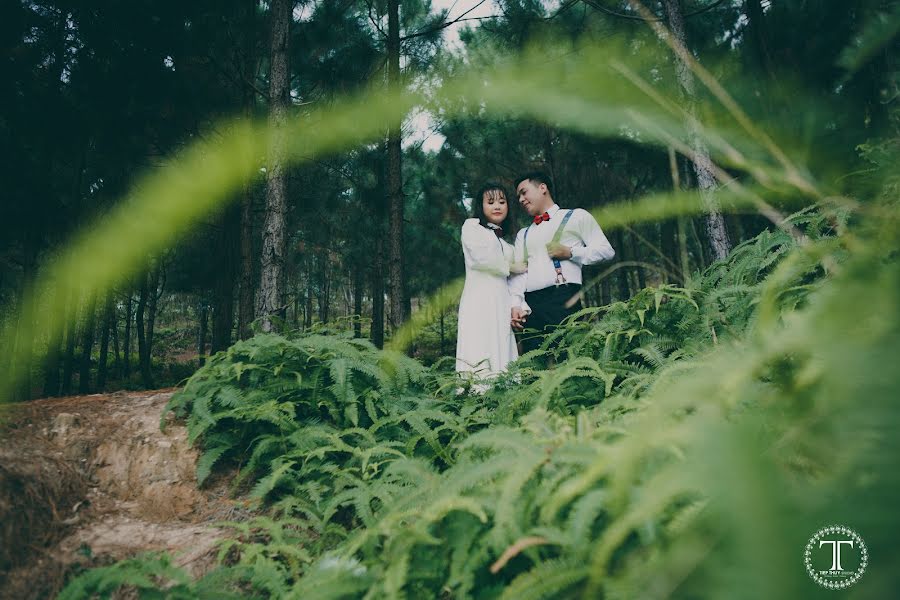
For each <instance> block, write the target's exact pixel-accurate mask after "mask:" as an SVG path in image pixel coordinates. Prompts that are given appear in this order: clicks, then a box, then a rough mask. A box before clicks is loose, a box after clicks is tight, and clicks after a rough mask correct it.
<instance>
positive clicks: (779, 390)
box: [61, 203, 900, 600]
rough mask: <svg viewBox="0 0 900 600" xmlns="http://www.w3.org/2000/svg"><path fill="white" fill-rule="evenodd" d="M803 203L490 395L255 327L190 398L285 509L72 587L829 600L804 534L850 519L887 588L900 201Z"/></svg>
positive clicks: (193, 594) (211, 449)
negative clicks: (200, 570)
mask: <svg viewBox="0 0 900 600" xmlns="http://www.w3.org/2000/svg"><path fill="white" fill-rule="evenodd" d="M789 223H790V225H791V227H786V228H785V230H776V231H770V232H764V233H762V234H760V235H759V236H758V237H756V238H754V239H752V240H750V241H748V242H745V243H744V244H742V245H740V246H739V247H737V248H735V250H734V251H733V252H732V254H731V255H730V256H729V257H728V259H727V260H726V261H724V262H719V263H716V264H714V265H713V266H712V267H710V268H709V269H707V270H706V271H705V272H703V273H696V274H694V276H693V277H692V278H691V279H690V282H689V283H688V284H687V285H685V286H684V287H677V286H673V285H664V286H661V287H658V288H648V289H645V290H644V291H642V292H641V293H640V294H638V295H637V296H635V297H634V298H632V299H631V300H629V301H628V302H619V303H615V304H613V305H610V306H604V307H599V308H589V309H585V310H583V311H581V312H580V313H579V314H578V315H577V316H576V317H575V318H574V319H573V320H572V321H571V322H569V323H568V324H567V325H566V326H564V327H562V328H560V329H559V330H558V331H557V332H556V333H555V334H554V335H553V336H552V337H551V339H549V340H548V341H547V344H550V343H551V342H553V341H554V340H558V341H559V342H560V343H559V345H558V346H555V349H548V348H550V346H548V345H547V344H545V347H544V349H542V350H539V351H536V352H534V353H532V354H530V355H526V356H524V357H522V358H521V359H520V360H519V361H518V362H517V363H515V364H514V365H513V368H512V369H511V370H510V372H509V373H508V374H506V375H505V376H503V377H502V378H501V379H499V380H497V381H496V382H495V383H494V385H493V386H492V387H491V388H490V389H489V390H488V391H487V392H486V393H484V394H478V393H475V392H474V391H473V390H470V389H468V388H466V387H465V385H464V384H461V383H460V382H459V381H458V380H457V379H456V378H455V375H454V374H453V373H452V372H451V371H450V368H451V367H452V365H451V364H450V363H448V362H447V361H444V362H443V363H438V364H437V365H435V366H434V367H430V368H425V367H423V366H422V365H421V364H419V363H418V362H416V361H415V360H413V359H410V358H408V357H406V356H404V355H401V354H397V353H392V352H388V351H379V350H377V349H375V348H374V347H373V346H371V345H370V344H369V343H368V342H366V341H361V340H354V339H349V338H345V337H339V336H324V335H309V336H281V335H257V336H256V337H254V338H252V339H250V340H247V341H243V342H239V343H237V344H235V345H234V346H232V347H231V348H230V349H228V350H227V351H225V352H221V353H219V354H217V355H216V356H215V357H213V358H212V359H210V360H209V362H208V363H207V364H206V366H205V367H203V368H202V369H201V370H200V371H198V372H197V373H196V374H195V375H194V376H193V377H192V378H191V379H190V380H189V381H188V383H187V385H186V386H185V387H184V389H183V390H181V391H180V392H178V393H177V394H176V395H175V396H174V397H173V398H172V401H171V403H170V405H169V407H168V408H169V410H171V411H174V412H175V414H176V415H177V416H179V417H181V418H183V419H185V420H186V423H187V426H188V430H189V434H190V438H191V441H192V442H193V443H195V444H197V445H198V446H199V447H200V448H202V450H203V454H202V457H201V459H200V461H199V464H198V479H199V480H200V482H201V483H203V482H204V481H205V480H206V479H207V478H208V477H209V476H210V474H211V473H213V472H216V471H218V472H221V473H234V472H236V473H237V475H236V476H235V484H236V485H235V489H236V490H243V491H246V490H249V491H247V492H246V493H249V495H250V496H252V497H253V498H255V499H257V500H258V501H259V502H260V503H261V505H262V506H264V507H265V508H266V512H265V514H266V515H267V516H265V517H258V518H256V519H255V520H252V521H248V522H241V523H232V524H229V525H228V527H229V530H230V531H233V535H231V536H229V539H228V540H227V541H226V542H224V543H223V545H222V547H221V550H220V552H219V563H220V566H219V567H218V568H216V569H214V570H213V571H212V572H211V573H210V574H208V575H206V576H205V577H203V578H202V579H200V580H199V581H194V580H191V579H190V578H189V577H188V576H187V575H186V574H185V573H184V572H182V571H180V570H179V569H177V568H175V567H174V566H173V563H172V561H171V559H170V558H169V557H167V556H164V555H163V556H160V555H148V556H144V557H139V558H137V559H132V560H129V561H124V562H121V563H118V564H116V565H113V566H110V567H105V568H102V569H96V570H93V571H89V572H87V573H85V574H83V575H81V576H80V577H78V578H77V579H75V580H73V581H72V582H71V583H70V585H69V586H68V588H67V589H66V590H65V591H64V592H63V594H62V596H61V597H62V598H82V597H90V596H91V595H97V596H100V597H107V596H108V595H109V594H110V593H111V591H112V590H115V589H117V588H119V587H120V586H122V585H127V586H130V587H132V588H134V589H136V590H137V591H138V592H139V593H140V594H143V595H146V597H158V596H160V595H163V596H166V597H172V598H197V597H205V598H225V597H241V598H244V597H254V598H298V599H299V598H302V599H304V600H308V599H311V598H344V597H349V598H352V597H368V598H382V597H386V598H402V597H405V598H508V599H516V600H519V599H527V598H635V597H668V596H677V597H697V598H710V597H728V598H734V597H747V598H763V597H766V598H781V597H805V596H808V595H810V594H814V593H815V584H814V583H812V582H811V581H810V580H809V578H808V577H807V575H806V574H805V572H804V568H803V563H802V551H803V547H804V545H805V543H806V540H807V539H808V538H809V537H810V536H811V535H812V533H813V532H815V530H816V529H818V528H819V527H821V526H822V525H825V524H831V523H832V522H840V523H845V524H847V525H850V526H852V527H853V528H854V529H856V530H857V531H858V532H859V533H860V534H861V535H862V537H863V538H864V539H865V540H866V542H867V544H868V546H869V552H870V556H871V557H872V558H871V565H870V567H869V569H868V572H867V574H866V577H864V578H863V579H862V580H861V581H860V582H859V583H858V584H857V586H856V587H855V593H856V594H857V596H858V597H870V596H881V597H887V595H888V594H887V591H888V590H890V589H892V588H893V586H895V585H896V580H895V579H893V578H895V577H896V574H895V573H894V572H893V570H892V569H891V568H890V567H889V565H891V564H896V560H897V558H898V556H897V554H898V552H897V550H896V544H895V543H894V541H893V540H892V539H890V536H891V535H892V533H891V528H890V527H884V524H885V523H891V522H894V521H893V517H892V516H891V513H890V511H891V510H892V509H891V507H893V506H896V505H897V495H898V490H900V484H898V475H897V474H896V473H897V469H896V466H897V457H898V447H897V446H898V442H897V436H896V434H895V432H896V430H897V428H898V426H900V418H898V409H897V407H896V396H895V394H896V390H897V389H900V386H898V383H900V382H898V379H900V375H898V373H897V370H896V367H895V365H894V364H893V361H894V360H896V357H897V356H900V353H898V350H900V319H898V316H900V311H898V306H900V302H898V300H900V265H898V261H897V256H898V240H900V235H898V234H900V227H898V220H897V211H896V210H895V208H894V207H893V205H892V204H891V203H882V204H878V205H872V206H869V207H866V208H864V209H860V210H859V211H858V212H857V213H854V214H851V213H850V212H849V211H848V210H846V209H838V208H835V207H834V206H832V205H830V204H828V205H819V206H816V207H810V208H808V209H806V210H803V211H801V212H799V213H796V214H794V215H793V216H792V217H790V219H789ZM786 230H793V233H794V235H791V234H790V233H786V232H785V231H786ZM801 233H802V238H799V239H802V240H803V241H802V242H799V241H798V234H801ZM548 358H550V359H552V360H549V361H548ZM547 364H551V365H553V366H550V367H547V366H545V365H547ZM242 493H243V492H242Z"/></svg>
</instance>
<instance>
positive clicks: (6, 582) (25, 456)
mask: <svg viewBox="0 0 900 600" xmlns="http://www.w3.org/2000/svg"><path fill="white" fill-rule="evenodd" d="M173 392H174V390H157V391H151V392H128V393H126V392H117V393H113V394H97V395H92V396H74V397H69V398H54V399H48V400H36V401H33V402H28V403H25V404H20V405H14V406H10V407H7V408H6V409H5V410H4V413H5V414H4V415H2V416H0V421H2V432H0V442H2V443H0V598H15V599H16V600H30V599H37V598H41V599H43V598H53V597H55V596H56V595H57V593H58V592H59V590H60V589H61V588H62V586H63V585H64V583H65V581H66V579H67V578H68V577H70V576H71V575H72V574H73V573H76V572H78V571H80V570H82V569H84V568H89V567H93V566H99V565H105V564H111V563H112V562H115V561H117V560H120V559H122V558H126V557H129V556H133V555H135V554H138V553H141V552H146V551H167V552H169V553H170V554H171V555H172V556H173V557H175V562H176V564H178V565H180V566H182V567H184V568H185V569H187V570H188V571H189V572H190V573H192V574H193V575H202V574H203V573H205V572H206V571H208V570H209V569H210V568H211V566H212V565H213V563H214V561H215V555H216V545H217V541H218V540H219V539H221V537H222V530H220V529H219V528H217V527H216V526H215V525H214V524H215V523H217V522H221V521H224V520H243V519H246V518H247V517H249V516H250V515H251V512H250V510H249V509H248V507H247V505H246V503H245V502H243V501H239V500H233V499H230V498H229V497H228V496H229V494H228V489H227V482H226V481H225V479H222V480H220V482H219V483H218V484H216V483H213V485H211V486H208V487H207V488H205V489H203V490H198V489H197V480H196V476H195V469H196V462H197V456H198V453H197V451H196V450H195V449H193V448H191V447H190V446H189V444H188V442H187V432H186V430H185V428H184V426H183V425H182V424H180V423H177V422H174V421H173V420H172V419H171V415H169V417H170V418H169V419H167V424H166V428H165V431H161V430H160V417H161V414H162V411H163V408H164V407H165V405H166V402H168V400H169V398H170V397H171V396H172V393H173Z"/></svg>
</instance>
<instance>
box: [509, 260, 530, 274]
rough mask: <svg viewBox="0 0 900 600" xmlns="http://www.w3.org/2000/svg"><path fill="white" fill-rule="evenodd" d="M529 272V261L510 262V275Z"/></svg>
mask: <svg viewBox="0 0 900 600" xmlns="http://www.w3.org/2000/svg"><path fill="white" fill-rule="evenodd" d="M527 272H528V263H524V262H513V263H510V264H509V274H510V275H521V274H522V273H527Z"/></svg>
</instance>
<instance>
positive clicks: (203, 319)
mask: <svg viewBox="0 0 900 600" xmlns="http://www.w3.org/2000/svg"><path fill="white" fill-rule="evenodd" d="M208 316H209V306H208V305H207V304H206V302H202V303H201V304H200V318H199V320H200V327H199V331H198V332H197V362H198V363H199V364H200V366H201V367H202V366H203V364H204V363H205V362H206V360H205V359H204V356H206V324H207V322H208Z"/></svg>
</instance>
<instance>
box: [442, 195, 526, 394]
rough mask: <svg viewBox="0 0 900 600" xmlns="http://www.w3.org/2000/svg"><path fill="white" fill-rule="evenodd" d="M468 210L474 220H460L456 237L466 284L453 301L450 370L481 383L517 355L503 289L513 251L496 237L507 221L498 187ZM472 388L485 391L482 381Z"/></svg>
mask: <svg viewBox="0 0 900 600" xmlns="http://www.w3.org/2000/svg"><path fill="white" fill-rule="evenodd" d="M472 208H473V213H474V214H475V215H476V217H475V218H472V219H466V222H465V223H463V226H462V236H461V237H462V248H463V256H464V257H465V261H466V284H465V287H464V288H463V293H462V299H461V300H460V302H459V326H458V330H457V338H456V370H457V372H459V373H460V375H462V376H463V377H466V378H470V377H471V378H473V379H477V380H485V379H490V378H492V377H494V376H496V375H497V374H498V373H500V372H502V371H505V370H506V365H507V364H509V363H510V362H512V361H514V360H515V359H516V358H518V356H519V353H518V351H517V349H516V338H515V336H514V334H513V331H512V328H511V327H510V296H509V290H508V287H507V278H508V277H509V276H510V267H511V266H512V268H513V270H514V271H517V270H519V269H518V268H517V266H516V265H514V264H513V247H512V246H511V245H510V244H509V243H508V242H507V241H506V240H504V239H503V237H502V236H503V234H504V231H503V227H504V226H505V225H506V224H507V223H508V221H509V220H508V218H507V217H508V216H509V204H508V203H507V199H506V193H505V192H504V191H503V188H502V187H500V186H499V185H496V184H488V185H485V186H484V187H483V188H482V189H481V190H480V191H479V193H478V194H477V195H476V196H475V198H474V201H473V207H472ZM516 276H517V274H515V273H514V274H513V277H516ZM476 385H477V386H478V389H479V390H480V391H483V390H484V389H486V386H485V385H484V384H483V382H482V383H481V384H476Z"/></svg>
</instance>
